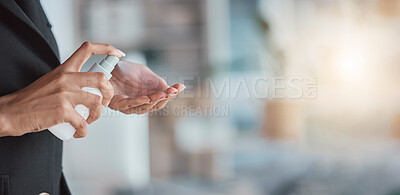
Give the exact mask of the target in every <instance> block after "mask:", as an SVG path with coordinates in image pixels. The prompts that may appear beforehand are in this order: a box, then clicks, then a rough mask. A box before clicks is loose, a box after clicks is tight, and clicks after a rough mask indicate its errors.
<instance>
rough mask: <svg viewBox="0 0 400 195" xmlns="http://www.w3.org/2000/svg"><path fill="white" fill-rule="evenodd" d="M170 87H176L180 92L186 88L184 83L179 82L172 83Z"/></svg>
mask: <svg viewBox="0 0 400 195" xmlns="http://www.w3.org/2000/svg"><path fill="white" fill-rule="evenodd" d="M172 87H173V88H175V89H177V90H178V91H179V93H180V92H182V91H183V90H185V88H186V86H185V85H183V84H180V83H178V84H175V85H173V86H172Z"/></svg>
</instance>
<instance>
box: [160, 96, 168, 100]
mask: <svg viewBox="0 0 400 195" xmlns="http://www.w3.org/2000/svg"><path fill="white" fill-rule="evenodd" d="M166 99H168V98H167V97H163V98H160V100H166Z"/></svg>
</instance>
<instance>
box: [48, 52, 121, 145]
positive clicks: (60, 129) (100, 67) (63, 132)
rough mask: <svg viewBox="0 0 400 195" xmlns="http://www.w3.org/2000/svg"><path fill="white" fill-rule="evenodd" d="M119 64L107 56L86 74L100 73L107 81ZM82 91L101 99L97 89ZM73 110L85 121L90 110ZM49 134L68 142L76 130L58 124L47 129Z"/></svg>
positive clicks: (69, 126)
mask: <svg viewBox="0 0 400 195" xmlns="http://www.w3.org/2000/svg"><path fill="white" fill-rule="evenodd" d="M118 62H119V58H118V57H115V56H107V57H106V58H105V59H104V60H102V61H101V62H100V64H99V63H95V64H93V66H92V67H91V68H90V69H89V71H88V72H102V73H104V74H105V75H106V77H107V79H108V80H110V78H111V77H112V75H111V72H112V71H113V70H114V67H115V65H117V63H118ZM82 90H83V91H86V92H89V93H93V94H96V95H99V96H101V97H103V95H102V94H101V92H100V90H99V89H97V88H91V87H84V88H82ZM75 110H76V111H77V112H78V113H79V114H80V115H81V116H82V117H83V118H84V119H85V120H86V119H87V118H88V117H89V113H90V109H89V108H87V107H86V106H84V105H82V104H78V105H76V106H75ZM49 130H50V132H51V133H53V134H54V135H55V136H56V137H58V138H59V139H61V140H69V139H71V138H72V136H74V134H75V132H76V130H75V128H74V127H73V126H72V125H71V124H69V123H60V124H58V125H55V126H53V127H50V128H49Z"/></svg>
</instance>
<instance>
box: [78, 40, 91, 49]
mask: <svg viewBox="0 0 400 195" xmlns="http://www.w3.org/2000/svg"><path fill="white" fill-rule="evenodd" d="M91 46H92V43H91V42H89V41H85V42H83V43H82V46H81V47H82V48H83V49H89V48H90V47H91Z"/></svg>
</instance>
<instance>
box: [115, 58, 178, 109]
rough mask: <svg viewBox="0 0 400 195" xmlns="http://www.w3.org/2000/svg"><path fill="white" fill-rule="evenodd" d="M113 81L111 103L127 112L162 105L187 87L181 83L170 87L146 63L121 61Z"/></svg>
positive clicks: (155, 107) (156, 107)
mask: <svg viewBox="0 0 400 195" xmlns="http://www.w3.org/2000/svg"><path fill="white" fill-rule="evenodd" d="M112 75H113V77H112V78H111V80H110V82H111V84H112V86H113V88H114V97H113V98H112V100H111V102H110V104H109V107H110V108H111V109H114V110H119V111H121V112H123V113H125V114H133V113H136V114H145V113H148V112H152V111H156V110H159V109H162V108H163V107H164V106H165V105H166V104H167V103H168V102H169V101H170V100H172V99H173V98H174V97H175V96H176V95H178V94H179V93H180V92H182V91H183V90H184V89H185V86H184V85H182V84H175V85H173V86H172V87H168V85H167V83H166V82H165V80H164V79H162V78H161V77H159V76H158V75H156V74H155V73H154V72H153V71H151V70H150V69H149V68H147V67H146V66H143V65H140V64H135V63H132V62H126V61H120V62H119V63H118V66H117V67H116V68H115V69H114V71H113V72H112Z"/></svg>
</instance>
